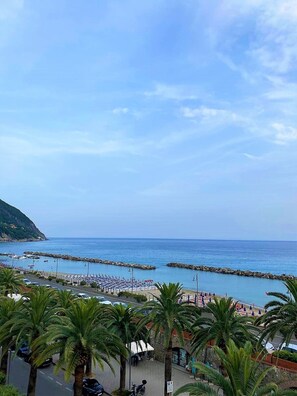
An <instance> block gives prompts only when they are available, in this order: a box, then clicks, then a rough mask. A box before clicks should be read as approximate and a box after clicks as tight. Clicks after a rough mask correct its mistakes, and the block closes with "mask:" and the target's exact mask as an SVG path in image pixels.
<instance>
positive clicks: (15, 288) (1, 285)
mask: <svg viewBox="0 0 297 396" xmlns="http://www.w3.org/2000/svg"><path fill="white" fill-rule="evenodd" d="M22 284H23V282H22V278H21V276H20V275H18V274H16V273H15V271H14V270H12V269H10V268H0V290H1V292H2V293H3V294H4V295H5V296H7V295H8V294H12V293H18V292H19V290H20V287H21V285H22Z"/></svg>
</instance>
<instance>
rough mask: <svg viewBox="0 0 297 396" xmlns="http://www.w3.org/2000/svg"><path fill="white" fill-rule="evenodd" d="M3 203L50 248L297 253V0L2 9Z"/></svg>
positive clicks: (30, 2)
mask: <svg viewBox="0 0 297 396" xmlns="http://www.w3.org/2000/svg"><path fill="white" fill-rule="evenodd" d="M0 57H1V63H0V115H1V118H0V120H1V121H0V122H1V129H0V148H1V167H0V178H1V191H2V194H1V198H2V199H3V200H5V201H6V202H8V203H10V204H12V205H14V206H16V207H18V208H19V209H21V210H22V211H23V212H24V213H26V214H27V215H28V216H29V217H30V218H32V219H33V221H35V223H36V224H37V226H38V227H39V228H40V229H41V230H42V231H43V232H44V233H45V234H46V235H47V236H49V237H51V236H69V237H71V236H81V237H91V236H94V237H155V238H209V239H211V238H213V239H215V238H218V239H279V240H296V235H297V208H296V201H297V151H296V149H297V115H296V114H297V113H296V109H297V81H296V77H297V74H296V70H297V69H296V64H297V7H296V1H295V0H279V1H275V0H270V1H267V0H245V1H242V0H228V1H227V0H226V1H224V0H221V1H219V0H217V1H215V0H208V1H198V0H180V1H177V0H170V1H169V0H166V1H163V0H156V1H154V0H142V1H139V0H127V1H121V0H117V1H114V0H100V1H99V0H88V1H83V0H75V1H70V0H59V1H53V0H43V1H38V0H2V1H1V4H0Z"/></svg>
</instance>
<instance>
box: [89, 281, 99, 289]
mask: <svg viewBox="0 0 297 396" xmlns="http://www.w3.org/2000/svg"><path fill="white" fill-rule="evenodd" d="M90 286H91V287H92V288H93V289H96V288H97V287H98V285H97V283H96V282H91V283H90Z"/></svg>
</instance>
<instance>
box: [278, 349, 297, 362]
mask: <svg viewBox="0 0 297 396" xmlns="http://www.w3.org/2000/svg"><path fill="white" fill-rule="evenodd" d="M273 356H276V357H278V358H279V359H284V360H288V361H289V362H294V363H297V353H291V352H288V351H276V352H273Z"/></svg>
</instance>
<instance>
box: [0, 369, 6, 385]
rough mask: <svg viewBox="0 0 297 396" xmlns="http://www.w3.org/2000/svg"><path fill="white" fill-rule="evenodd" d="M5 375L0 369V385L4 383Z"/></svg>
mask: <svg viewBox="0 0 297 396" xmlns="http://www.w3.org/2000/svg"><path fill="white" fill-rule="evenodd" d="M5 382H6V375H5V374H4V373H2V371H0V385H5Z"/></svg>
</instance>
